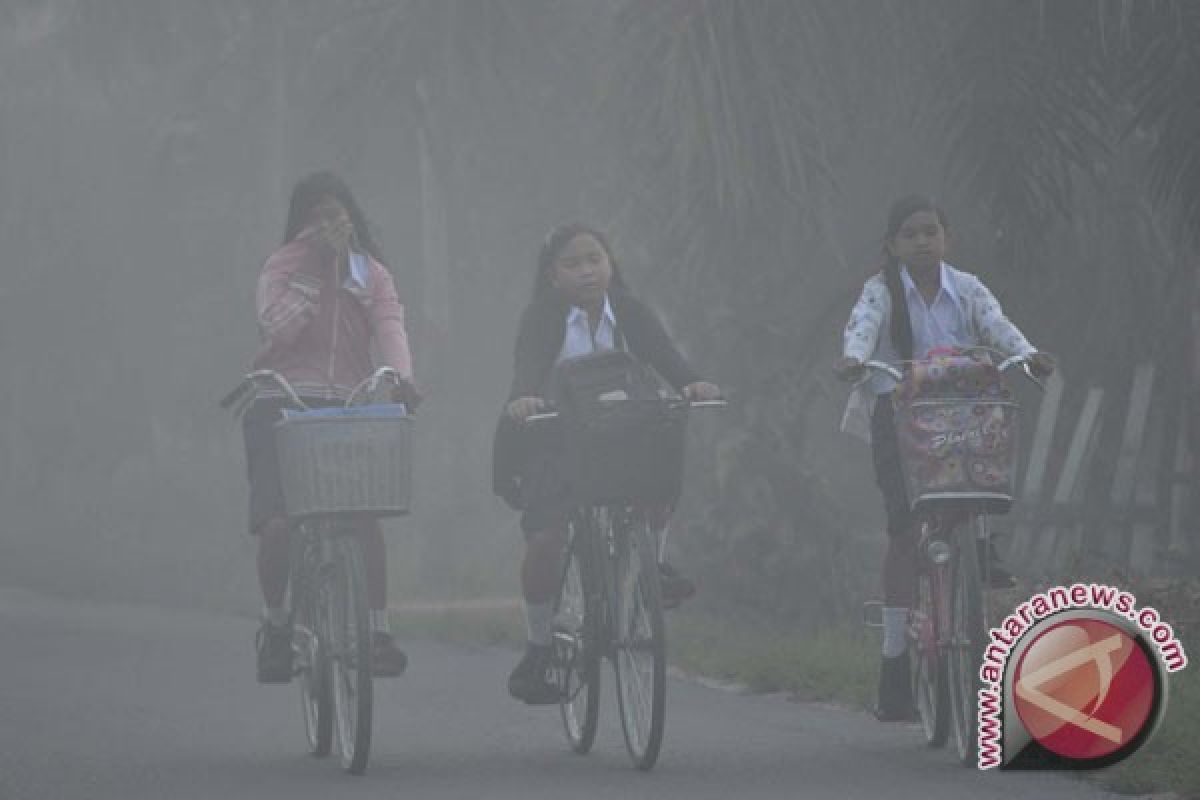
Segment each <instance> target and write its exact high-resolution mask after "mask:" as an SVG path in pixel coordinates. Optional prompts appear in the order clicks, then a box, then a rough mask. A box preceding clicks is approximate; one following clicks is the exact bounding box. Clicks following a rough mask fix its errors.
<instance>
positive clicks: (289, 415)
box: [283, 403, 408, 420]
mask: <svg viewBox="0 0 1200 800" xmlns="http://www.w3.org/2000/svg"><path fill="white" fill-rule="evenodd" d="M406 416H408V408H407V407H406V406H405V405H404V403H376V404H374V405H369V406H350V408H345V407H344V406H331V407H329V408H314V409H312V410H311V411H297V410H296V409H293V408H285V409H284V410H283V418H284V419H285V420H296V419H327V418H329V417H376V418H378V417H406Z"/></svg>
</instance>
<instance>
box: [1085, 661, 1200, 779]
mask: <svg viewBox="0 0 1200 800" xmlns="http://www.w3.org/2000/svg"><path fill="white" fill-rule="evenodd" d="M1187 644H1188V642H1186V641H1185V642H1184V645H1185V646H1186V645H1187ZM1095 777H1096V779H1097V780H1098V781H1099V782H1100V783H1102V784H1103V785H1104V786H1106V787H1108V788H1109V789H1112V790H1113V791H1115V792H1121V793H1123V794H1141V793H1146V792H1159V791H1163V790H1166V789H1170V790H1171V791H1174V792H1178V793H1179V795H1180V796H1181V797H1183V798H1200V672H1197V668H1196V666H1195V665H1194V664H1193V665H1190V666H1188V667H1185V668H1184V669H1183V670H1182V671H1181V672H1176V673H1175V674H1173V675H1171V676H1170V677H1169V678H1168V679H1167V712H1166V716H1165V717H1164V718H1163V722H1162V727H1160V728H1159V729H1158V731H1157V732H1156V733H1155V734H1154V737H1153V738H1152V739H1151V740H1150V741H1149V742H1148V743H1147V744H1145V745H1144V746H1143V747H1142V749H1141V750H1139V751H1138V752H1137V753H1135V754H1134V755H1133V756H1131V757H1130V758H1128V759H1126V760H1125V761H1123V762H1121V763H1120V764H1116V765H1115V766H1112V767H1108V768H1107V769H1104V770H1101V771H1100V772H1098V773H1096V776H1095Z"/></svg>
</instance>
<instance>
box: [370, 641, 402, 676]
mask: <svg viewBox="0 0 1200 800" xmlns="http://www.w3.org/2000/svg"><path fill="white" fill-rule="evenodd" d="M407 668H408V656H406V655H405V654H404V651H403V650H401V649H400V648H399V647H397V646H396V640H395V639H393V638H392V635H391V634H390V633H385V632H384V631H373V632H372V633H371V674H372V675H374V676H375V677H376V678H396V677H399V676H400V675H403V674H404V670H405V669H407Z"/></svg>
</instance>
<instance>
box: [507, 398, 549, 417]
mask: <svg viewBox="0 0 1200 800" xmlns="http://www.w3.org/2000/svg"><path fill="white" fill-rule="evenodd" d="M545 408H546V401H545V400H543V399H542V398H540V397H518V398H517V399H516V400H513V401H512V402H510V403H509V404H508V405H507V406H505V408H504V412H505V413H506V414H508V416H509V417H510V418H512V419H514V420H516V421H517V422H524V421H525V420H526V418H528V417H530V416H532V415H534V414H536V413H538V412H539V411H543V410H545Z"/></svg>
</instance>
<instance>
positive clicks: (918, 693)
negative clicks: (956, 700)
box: [908, 572, 949, 747]
mask: <svg viewBox="0 0 1200 800" xmlns="http://www.w3.org/2000/svg"><path fill="white" fill-rule="evenodd" d="M937 589H938V587H937V584H936V583H935V582H934V581H933V580H932V579H931V576H930V575H929V574H928V573H927V572H921V573H919V574H918V575H917V593H916V600H915V603H914V607H913V609H912V611H911V613H910V615H909V625H908V638H909V641H908V657H909V663H910V675H911V676H912V677H911V680H912V697H913V707H914V708H915V709H916V712H917V717H918V718H919V720H920V722H921V730H922V732H923V733H924V735H925V742H926V744H928V745H929V746H930V747H942V746H943V745H945V743H946V737H947V735H948V734H949V719H948V714H947V710H946V704H947V699H946V669H945V663H946V661H945V658H944V654H943V653H942V651H941V648H940V646H939V638H940V635H941V632H940V631H939V630H938V624H937V606H936V592H937Z"/></svg>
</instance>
